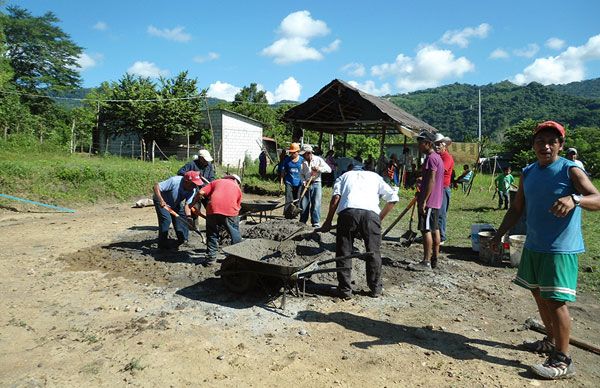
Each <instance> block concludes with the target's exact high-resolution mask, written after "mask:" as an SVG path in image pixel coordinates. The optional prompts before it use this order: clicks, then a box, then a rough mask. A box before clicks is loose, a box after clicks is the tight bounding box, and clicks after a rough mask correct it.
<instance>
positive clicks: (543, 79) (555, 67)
mask: <svg viewBox="0 0 600 388" xmlns="http://www.w3.org/2000/svg"><path fill="white" fill-rule="evenodd" d="M599 59H600V34H598V35H595V36H592V37H591V38H590V39H589V40H588V41H587V42H586V44H584V45H583V46H577V47H573V46H571V47H569V48H567V49H566V50H565V51H563V52H562V53H560V54H559V55H557V56H555V57H546V58H538V59H536V60H535V61H534V62H533V63H532V64H531V65H529V66H527V67H526V68H525V69H524V70H523V72H522V73H519V74H517V75H516V76H515V77H514V78H513V82H515V83H517V84H521V85H522V84H526V83H529V82H533V81H535V82H540V83H542V84H544V85H549V84H564V83H569V82H575V81H581V80H583V79H584V78H585V63H586V62H588V61H592V60H599Z"/></svg>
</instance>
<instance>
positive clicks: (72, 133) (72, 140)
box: [69, 119, 75, 153]
mask: <svg viewBox="0 0 600 388" xmlns="http://www.w3.org/2000/svg"><path fill="white" fill-rule="evenodd" d="M74 136H75V119H73V122H72V123H71V149H70V150H69V151H71V153H73V152H74V151H75V141H74V139H73V137H74Z"/></svg>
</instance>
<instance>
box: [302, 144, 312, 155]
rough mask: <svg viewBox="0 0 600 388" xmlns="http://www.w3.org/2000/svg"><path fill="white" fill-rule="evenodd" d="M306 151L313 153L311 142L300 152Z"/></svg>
mask: <svg viewBox="0 0 600 388" xmlns="http://www.w3.org/2000/svg"><path fill="white" fill-rule="evenodd" d="M305 152H310V153H311V154H312V153H313V148H312V146H311V145H310V144H305V145H304V146H303V147H302V152H300V153H301V154H304V153H305Z"/></svg>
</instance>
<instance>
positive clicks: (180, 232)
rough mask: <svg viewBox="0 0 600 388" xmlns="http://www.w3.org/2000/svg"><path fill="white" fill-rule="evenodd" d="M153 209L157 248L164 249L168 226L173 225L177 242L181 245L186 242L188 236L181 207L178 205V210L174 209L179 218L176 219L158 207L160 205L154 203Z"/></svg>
mask: <svg viewBox="0 0 600 388" xmlns="http://www.w3.org/2000/svg"><path fill="white" fill-rule="evenodd" d="M154 209H156V216H157V217H158V246H159V247H166V244H167V240H168V237H169V226H171V223H173V228H174V229H175V234H176V235H177V241H178V242H179V243H183V242H184V241H187V239H188V236H189V232H190V231H189V229H188V226H187V223H186V222H185V221H184V219H185V212H184V210H183V206H182V205H179V208H178V209H174V210H175V211H176V212H177V213H178V214H179V216H180V218H177V217H175V216H173V215H171V213H169V212H168V211H167V209H165V208H162V207H160V203H159V202H157V201H154Z"/></svg>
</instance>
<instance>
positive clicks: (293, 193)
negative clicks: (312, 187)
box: [283, 183, 304, 218]
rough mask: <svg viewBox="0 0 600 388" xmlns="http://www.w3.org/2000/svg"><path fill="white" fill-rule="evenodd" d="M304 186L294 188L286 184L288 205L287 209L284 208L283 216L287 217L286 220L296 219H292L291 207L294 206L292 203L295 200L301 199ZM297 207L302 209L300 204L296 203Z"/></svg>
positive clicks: (286, 201)
mask: <svg viewBox="0 0 600 388" xmlns="http://www.w3.org/2000/svg"><path fill="white" fill-rule="evenodd" d="M303 187H304V186H302V185H300V186H292V185H291V184H289V183H286V184H285V203H287V205H285V207H284V208H283V214H284V216H285V218H295V217H291V216H290V215H291V209H290V208H291V207H292V206H294V205H292V204H291V202H292V201H293V200H295V199H298V198H299V197H300V193H301V189H302V188H303ZM295 206H297V207H300V204H299V203H298V202H296V204H295Z"/></svg>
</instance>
